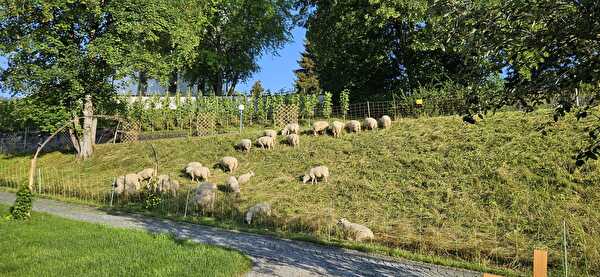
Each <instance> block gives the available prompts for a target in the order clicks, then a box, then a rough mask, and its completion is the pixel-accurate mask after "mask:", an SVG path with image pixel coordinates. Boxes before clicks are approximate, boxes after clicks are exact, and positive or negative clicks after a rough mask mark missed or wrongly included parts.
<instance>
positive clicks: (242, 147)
mask: <svg viewBox="0 0 600 277" xmlns="http://www.w3.org/2000/svg"><path fill="white" fill-rule="evenodd" d="M235 148H236V149H237V150H239V151H242V152H250V148H252V141H251V140H249V139H243V140H240V142H239V143H238V144H237V145H236V146H235Z"/></svg>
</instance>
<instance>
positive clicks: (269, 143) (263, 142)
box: [256, 136, 275, 149]
mask: <svg viewBox="0 0 600 277" xmlns="http://www.w3.org/2000/svg"><path fill="white" fill-rule="evenodd" d="M256 144H257V145H258V146H259V147H261V148H266V149H271V148H273V147H274V146H275V139H274V138H272V137H269V136H264V137H260V138H258V139H257V140H256Z"/></svg>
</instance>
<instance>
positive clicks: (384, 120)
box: [379, 115, 392, 129]
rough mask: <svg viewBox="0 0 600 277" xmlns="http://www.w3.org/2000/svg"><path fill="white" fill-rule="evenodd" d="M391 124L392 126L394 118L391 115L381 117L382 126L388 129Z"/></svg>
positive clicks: (380, 124) (380, 125) (380, 123)
mask: <svg viewBox="0 0 600 277" xmlns="http://www.w3.org/2000/svg"><path fill="white" fill-rule="evenodd" d="M390 126H392V119H391V118H390V117H389V116H387V115H384V116H382V117H381V118H380V119H379V127H380V128H383V129H387V128H390Z"/></svg>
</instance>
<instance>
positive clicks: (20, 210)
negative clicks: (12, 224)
mask: <svg viewBox="0 0 600 277" xmlns="http://www.w3.org/2000/svg"><path fill="white" fill-rule="evenodd" d="M32 204H33V193H32V192H31V191H30V190H29V188H28V187H27V186H21V188H20V189H19V191H18V192H17V199H16V200H15V204H14V205H13V206H12V207H11V208H10V214H11V217H12V218H13V219H15V220H26V219H29V218H30V217H31V207H32Z"/></svg>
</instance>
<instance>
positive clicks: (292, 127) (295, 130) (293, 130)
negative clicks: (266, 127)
mask: <svg viewBox="0 0 600 277" xmlns="http://www.w3.org/2000/svg"><path fill="white" fill-rule="evenodd" d="M299 133H300V125H298V123H289V124H288V125H285V127H284V128H283V130H281V134H282V135H284V136H287V135H289V134H299Z"/></svg>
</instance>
